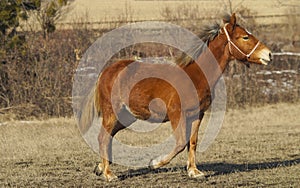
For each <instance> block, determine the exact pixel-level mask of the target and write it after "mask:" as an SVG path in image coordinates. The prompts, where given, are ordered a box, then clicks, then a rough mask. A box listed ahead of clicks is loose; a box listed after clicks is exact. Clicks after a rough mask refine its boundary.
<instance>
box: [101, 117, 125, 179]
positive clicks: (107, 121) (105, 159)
mask: <svg viewBox="0 0 300 188" xmlns="http://www.w3.org/2000/svg"><path fill="white" fill-rule="evenodd" d="M123 128H124V127H123V126H122V125H121V124H120V123H119V122H118V121H117V119H116V117H115V116H114V115H112V116H110V117H107V116H103V123H102V126H101V129H100V133H99V136H98V142H99V148H100V155H101V158H102V163H99V164H98V165H97V166H96V168H95V173H96V174H97V175H101V174H103V176H104V178H105V179H106V180H107V181H112V180H114V179H117V178H118V177H117V176H116V175H115V174H114V173H113V172H112V171H111V169H110V167H109V165H110V161H112V138H113V136H114V135H115V134H116V133H117V132H118V131H119V130H121V129H123Z"/></svg>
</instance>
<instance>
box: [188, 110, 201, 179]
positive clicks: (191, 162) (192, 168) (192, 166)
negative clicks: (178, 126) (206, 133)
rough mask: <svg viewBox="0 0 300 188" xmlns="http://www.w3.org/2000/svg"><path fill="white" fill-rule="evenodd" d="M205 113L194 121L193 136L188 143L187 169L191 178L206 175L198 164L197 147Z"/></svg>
mask: <svg viewBox="0 0 300 188" xmlns="http://www.w3.org/2000/svg"><path fill="white" fill-rule="evenodd" d="M203 115H204V114H203V113H202V114H201V115H200V116H199V119H197V120H194V121H193V122H192V125H191V126H192V127H191V134H190V135H191V136H190V141H189V143H188V147H187V149H188V161H187V171H188V175H189V177H191V178H198V177H204V173H203V172H201V171H199V170H198V169H197V166H196V148H197V142H198V131H199V127H200V123H201V120H202V118H203Z"/></svg>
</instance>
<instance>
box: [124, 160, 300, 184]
mask: <svg viewBox="0 0 300 188" xmlns="http://www.w3.org/2000/svg"><path fill="white" fill-rule="evenodd" d="M299 163H300V158H297V159H292V160H282V161H272V162H261V163H243V164H233V163H223V162H222V163H204V164H201V165H198V169H200V170H201V171H213V172H214V173H213V174H212V175H209V176H218V175H224V174H231V173H236V172H249V171H252V170H264V169H273V168H278V167H287V166H294V165H297V164H299ZM185 170H186V167H185V166H180V167H171V168H159V169H156V170H151V169H150V168H140V169H136V170H128V171H126V172H122V173H121V175H119V179H120V180H126V179H129V178H133V177H138V176H142V175H146V174H159V173H165V172H179V171H185Z"/></svg>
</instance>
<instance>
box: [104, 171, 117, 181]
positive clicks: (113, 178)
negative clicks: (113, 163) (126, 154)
mask: <svg viewBox="0 0 300 188" xmlns="http://www.w3.org/2000/svg"><path fill="white" fill-rule="evenodd" d="M103 176H104V178H105V179H106V181H108V182H112V181H116V180H118V176H116V175H114V174H113V173H110V174H103Z"/></svg>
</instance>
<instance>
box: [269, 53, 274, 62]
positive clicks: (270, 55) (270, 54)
mask: <svg viewBox="0 0 300 188" xmlns="http://www.w3.org/2000/svg"><path fill="white" fill-rule="evenodd" d="M269 58H270V60H271V61H272V59H273V56H272V53H271V52H270V53H269Z"/></svg>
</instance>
